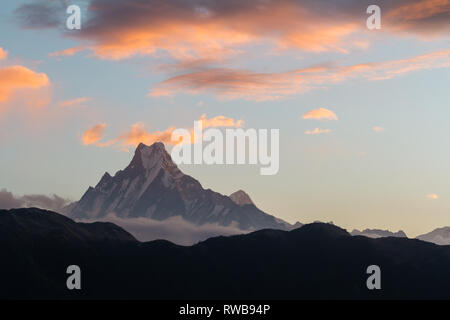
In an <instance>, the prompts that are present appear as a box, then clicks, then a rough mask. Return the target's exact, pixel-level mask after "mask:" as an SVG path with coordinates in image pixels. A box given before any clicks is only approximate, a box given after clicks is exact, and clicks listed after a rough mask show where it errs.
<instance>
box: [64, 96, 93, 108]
mask: <svg viewBox="0 0 450 320" xmlns="http://www.w3.org/2000/svg"><path fill="white" fill-rule="evenodd" d="M89 101H91V98H89V97H79V98H75V99H70V100H65V101H62V102H60V103H59V106H60V107H72V106H77V105H80V104H83V103H84V102H89Z"/></svg>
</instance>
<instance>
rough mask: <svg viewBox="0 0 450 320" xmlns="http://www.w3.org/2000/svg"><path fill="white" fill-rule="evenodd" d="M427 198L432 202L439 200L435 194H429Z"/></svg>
mask: <svg viewBox="0 0 450 320" xmlns="http://www.w3.org/2000/svg"><path fill="white" fill-rule="evenodd" d="M427 198H428V199H432V200H437V199H439V196H438V195H437V194H435V193H430V194H427Z"/></svg>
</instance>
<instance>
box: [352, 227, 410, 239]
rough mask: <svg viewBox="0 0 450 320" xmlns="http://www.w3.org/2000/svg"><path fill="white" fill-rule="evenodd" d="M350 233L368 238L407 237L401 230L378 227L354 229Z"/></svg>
mask: <svg viewBox="0 0 450 320" xmlns="http://www.w3.org/2000/svg"><path fill="white" fill-rule="evenodd" d="M350 234H351V235H352V236H365V237H369V238H384V237H396V238H407V236H406V234H405V233H404V232H403V231H402V230H399V231H398V232H392V231H389V230H380V229H365V230H363V231H359V230H356V229H355V230H353V231H352V232H351V233H350Z"/></svg>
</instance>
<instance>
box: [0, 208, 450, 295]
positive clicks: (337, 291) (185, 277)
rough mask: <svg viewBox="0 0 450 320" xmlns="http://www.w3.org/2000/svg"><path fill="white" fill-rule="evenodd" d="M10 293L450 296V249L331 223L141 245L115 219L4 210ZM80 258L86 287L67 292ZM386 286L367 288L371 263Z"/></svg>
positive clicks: (2, 247)
mask: <svg viewBox="0 0 450 320" xmlns="http://www.w3.org/2000/svg"><path fill="white" fill-rule="evenodd" d="M0 261H1V263H0V275H1V279H0V283H1V285H0V298H2V299H5V298H6V299H15V298H33V299H36V298H39V299H45V298H61V299H69V298H83V299H92V298H113V299H114V298H120V299H132V298H146V299H171V298H174V299H183V298H186V299H196V298H203V299H265V298H267V299H303V298H306V299H312V298H336V299H350V298H352V299H365V298H375V299H378V298H402V299H403V298H450V290H449V288H450V277H449V276H448V275H449V272H450V247H447V246H437V245H434V244H431V243H427V242H422V241H420V240H413V239H406V238H393V237H390V238H380V239H369V238H366V237H362V236H354V237H352V236H350V234H349V233H347V232H346V231H345V230H343V229H341V228H338V227H336V226H333V225H331V224H322V223H314V224H309V225H305V226H303V227H301V228H299V229H295V230H292V231H281V230H260V231H256V232H253V233H250V234H247V235H239V236H232V237H217V238H211V239H209V240H206V241H204V242H201V243H199V244H197V245H194V246H191V247H182V246H177V245H174V244H172V243H170V242H167V241H152V242H147V243H141V242H138V241H137V240H135V239H134V238H133V237H132V236H131V235H130V234H129V233H127V232H126V231H124V230H123V229H121V228H119V227H117V226H116V225H114V224H111V223H92V224H83V223H75V222H74V221H72V220H70V219H68V218H66V217H64V216H61V215H59V214H57V213H53V212H49V211H45V210H40V209H36V208H31V209H14V210H0ZM72 264H75V265H79V266H80V267H81V272H82V290H81V291H69V290H67V289H66V279H67V277H68V275H67V274H66V273H65V271H66V268H67V266H69V265H72ZM371 264H377V265H379V266H380V267H381V273H382V274H381V285H382V290H378V291H377V290H374V291H369V290H368V289H367V288H366V279H367V277H368V275H367V274H366V273H365V270H366V268H367V266H368V265H371Z"/></svg>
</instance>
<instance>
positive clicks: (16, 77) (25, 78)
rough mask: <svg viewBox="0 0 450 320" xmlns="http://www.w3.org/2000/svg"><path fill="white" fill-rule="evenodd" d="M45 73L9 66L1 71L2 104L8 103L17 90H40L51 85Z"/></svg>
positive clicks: (0, 92) (0, 91) (0, 93)
mask: <svg viewBox="0 0 450 320" xmlns="http://www.w3.org/2000/svg"><path fill="white" fill-rule="evenodd" d="M49 83H50V81H49V79H48V77H47V75H46V74H45V73H36V72H34V71H32V70H30V69H28V68H25V67H23V66H18V65H16V66H9V67H4V68H1V69H0V102H5V101H7V100H8V99H9V98H10V97H11V96H12V94H13V92H14V91H15V90H18V89H38V88H42V87H45V86H47V85H49Z"/></svg>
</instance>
